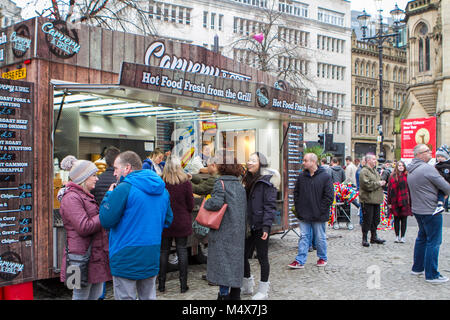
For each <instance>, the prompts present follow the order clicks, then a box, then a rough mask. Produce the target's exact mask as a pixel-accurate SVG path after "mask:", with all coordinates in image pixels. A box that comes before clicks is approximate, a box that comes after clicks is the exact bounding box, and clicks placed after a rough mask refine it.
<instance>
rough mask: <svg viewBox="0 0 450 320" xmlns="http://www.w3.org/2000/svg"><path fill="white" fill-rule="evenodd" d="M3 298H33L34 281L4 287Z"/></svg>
mask: <svg viewBox="0 0 450 320" xmlns="http://www.w3.org/2000/svg"><path fill="white" fill-rule="evenodd" d="M3 300H33V282H25V283H19V284H13V285H11V286H6V287H3Z"/></svg>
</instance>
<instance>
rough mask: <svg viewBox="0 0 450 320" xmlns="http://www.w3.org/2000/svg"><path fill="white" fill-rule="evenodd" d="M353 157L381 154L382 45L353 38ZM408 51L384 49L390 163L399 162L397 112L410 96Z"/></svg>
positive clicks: (385, 126)
mask: <svg viewBox="0 0 450 320" xmlns="http://www.w3.org/2000/svg"><path fill="white" fill-rule="evenodd" d="M352 66H353V67H352V129H351V130H352V138H351V140H352V143H351V148H352V150H351V151H352V152H351V154H352V156H353V157H355V158H361V157H362V156H363V155H365V154H366V153H368V152H372V153H376V154H378V152H379V144H378V143H377V137H378V135H379V133H378V125H379V123H380V101H379V90H380V81H379V58H378V45H375V44H368V43H367V42H365V41H360V40H357V38H356V34H355V33H353V35H352ZM407 74H408V72H407V64H406V51H405V50H404V49H403V48H397V47H395V46H394V45H392V44H390V43H388V42H385V43H384V46H383V134H384V142H383V147H384V154H385V155H386V159H388V160H393V159H394V158H396V152H395V150H396V148H399V147H400V146H399V145H397V144H396V143H395V134H394V129H395V121H394V120H395V112H396V111H398V110H400V108H401V106H402V104H403V102H404V101H405V99H406V93H407V83H408V78H407Z"/></svg>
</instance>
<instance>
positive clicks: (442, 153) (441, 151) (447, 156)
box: [436, 144, 450, 160]
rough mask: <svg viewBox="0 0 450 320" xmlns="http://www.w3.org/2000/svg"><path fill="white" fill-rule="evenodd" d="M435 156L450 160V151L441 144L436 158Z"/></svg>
mask: <svg viewBox="0 0 450 320" xmlns="http://www.w3.org/2000/svg"><path fill="white" fill-rule="evenodd" d="M437 156H442V157H444V158H445V160H448V159H450V150H449V148H448V146H447V145H446V144H443V145H442V146H441V147H440V148H439V149H437V151H436V157H437Z"/></svg>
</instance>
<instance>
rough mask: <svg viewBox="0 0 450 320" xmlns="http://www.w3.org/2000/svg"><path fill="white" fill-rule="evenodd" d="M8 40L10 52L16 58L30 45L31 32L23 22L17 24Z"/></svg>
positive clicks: (24, 52) (23, 53) (21, 55)
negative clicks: (10, 45) (10, 46)
mask: <svg viewBox="0 0 450 320" xmlns="http://www.w3.org/2000/svg"><path fill="white" fill-rule="evenodd" d="M9 41H10V42H11V44H12V52H13V54H14V56H15V57H16V58H21V57H23V56H24V55H25V54H26V53H27V51H28V49H30V47H31V34H30V30H29V29H28V27H27V26H26V25H24V24H22V25H19V26H18V27H17V28H16V29H15V31H14V32H13V33H11V36H10V37H9Z"/></svg>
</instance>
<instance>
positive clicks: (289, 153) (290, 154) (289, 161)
mask: <svg viewBox="0 0 450 320" xmlns="http://www.w3.org/2000/svg"><path fill="white" fill-rule="evenodd" d="M286 130H287V132H286ZM283 132H285V133H286V138H285V140H284V145H283V149H284V155H283V159H284V160H283V161H284V168H285V170H284V183H285V188H284V190H285V193H284V210H285V212H287V219H288V221H287V225H286V224H285V227H287V228H288V229H293V228H296V227H297V226H298V224H299V221H298V219H297V217H296V216H295V215H294V214H293V213H292V212H291V209H292V207H293V206H294V190H295V183H296V181H297V177H298V175H299V174H300V171H301V169H302V163H303V124H302V123H288V122H284V123H283Z"/></svg>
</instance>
